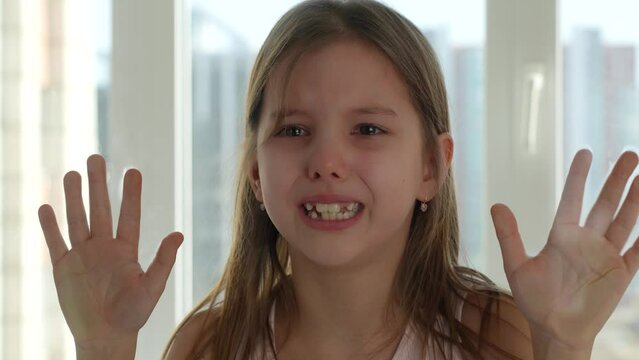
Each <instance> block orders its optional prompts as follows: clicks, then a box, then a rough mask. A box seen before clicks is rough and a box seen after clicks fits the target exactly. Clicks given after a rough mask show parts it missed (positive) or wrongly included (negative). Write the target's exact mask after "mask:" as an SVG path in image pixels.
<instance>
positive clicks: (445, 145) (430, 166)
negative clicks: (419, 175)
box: [420, 133, 455, 201]
mask: <svg viewBox="0 0 639 360" xmlns="http://www.w3.org/2000/svg"><path fill="white" fill-rule="evenodd" d="M437 146H439V153H440V156H441V173H440V178H436V177H435V167H436V166H437V165H436V163H435V161H434V159H433V157H432V154H431V153H427V154H426V159H425V163H424V176H423V181H422V186H421V193H420V200H421V201H424V200H430V199H432V198H434V197H435V195H437V191H438V190H439V187H440V186H441V184H442V182H443V181H444V179H445V176H446V174H447V173H448V169H450V167H451V164H452V161H453V153H454V149H455V144H454V142H453V138H452V136H451V135H450V133H442V134H440V135H438V136H437Z"/></svg>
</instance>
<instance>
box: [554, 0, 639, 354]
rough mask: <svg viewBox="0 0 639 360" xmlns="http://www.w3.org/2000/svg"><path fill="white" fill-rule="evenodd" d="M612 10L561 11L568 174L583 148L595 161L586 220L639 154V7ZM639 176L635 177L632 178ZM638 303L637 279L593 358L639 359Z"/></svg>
mask: <svg viewBox="0 0 639 360" xmlns="http://www.w3.org/2000/svg"><path fill="white" fill-rule="evenodd" d="M613 3H614V4H611V3H606V5H605V6H604V5H603V4H602V3H594V2H582V1H575V0H565V1H563V2H562V4H561V6H562V11H561V14H562V18H561V23H562V27H561V28H562V32H563V33H562V42H563V50H564V51H563V56H564V99H565V100H564V159H563V162H564V174H567V173H568V168H569V166H570V161H571V159H572V157H573V156H574V154H575V153H576V152H577V151H578V150H579V149H580V148H583V147H587V148H590V149H591V150H592V152H593V154H594V155H595V156H594V157H593V162H592V165H591V170H590V171H591V172H590V174H589V178H588V181H587V183H586V190H585V197H584V206H583V209H584V210H583V214H582V219H585V217H586V216H587V211H589V209H591V208H592V204H594V202H595V201H596V197H597V196H598V194H599V190H600V189H601V187H602V185H603V182H604V181H605V179H606V178H607V176H608V174H609V172H610V170H611V169H612V166H613V164H614V161H615V160H616V159H617V157H618V156H619V155H620V154H621V153H622V152H624V151H626V150H632V151H635V152H639V81H638V80H637V79H638V78H639V77H638V65H639V58H638V55H637V49H638V48H639V31H637V30H636V29H634V28H633V27H630V26H627V24H631V23H634V19H633V18H632V16H631V15H630V14H636V12H637V11H639V5H638V4H637V3H636V2H634V1H631V0H617V1H614V2H613ZM633 7H634V9H633ZM620 24H625V26H620ZM638 174H639V170H636V171H635V174H634V175H633V176H637V175H638ZM564 176H565V175H564ZM630 183H631V182H629V184H630ZM628 188H629V186H628V187H627V188H626V192H625V194H624V197H625V196H626V195H627V192H628ZM638 236H639V226H635V228H634V230H633V232H632V233H631V235H630V240H629V242H628V244H626V248H624V252H625V249H627V248H628V247H629V246H630V245H632V244H633V242H634V240H635V239H637V237H638ZM638 300H639V280H637V279H636V278H635V280H634V281H633V282H632V283H631V285H630V287H629V288H628V290H627V292H626V294H625V295H624V297H623V298H622V300H621V303H620V304H619V306H618V307H617V309H616V310H615V312H614V313H613V315H612V317H611V318H610V320H608V322H607V323H606V325H605V327H604V328H603V330H602V332H601V333H599V335H598V336H597V340H596V342H595V347H594V349H593V355H592V358H593V359H600V358H601V359H619V360H622V359H624V360H625V359H628V360H630V359H636V358H637V354H638V353H639V305H637V304H639V301H638Z"/></svg>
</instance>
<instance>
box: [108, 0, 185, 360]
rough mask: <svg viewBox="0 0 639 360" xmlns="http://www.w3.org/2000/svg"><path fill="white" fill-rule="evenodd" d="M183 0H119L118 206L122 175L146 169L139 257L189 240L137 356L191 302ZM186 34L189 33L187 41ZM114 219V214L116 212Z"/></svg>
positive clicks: (112, 154) (114, 124) (114, 134)
mask: <svg viewBox="0 0 639 360" xmlns="http://www.w3.org/2000/svg"><path fill="white" fill-rule="evenodd" d="M187 6H188V3H187V1H186V0H137V1H127V0H114V1H113V20H112V21H113V25H112V29H113V30H112V31H113V38H112V39H113V40H112V41H113V45H112V72H111V73H112V79H111V92H110V102H109V113H110V119H109V130H108V134H109V140H108V142H109V146H108V149H109V153H108V154H107V157H108V161H109V163H110V167H111V169H113V174H115V175H116V176H118V178H117V179H114V178H112V179H110V181H109V183H110V186H111V187H112V188H111V189H110V194H112V203H113V209H114V214H117V213H119V204H120V201H121V195H120V194H121V188H120V186H121V183H122V182H121V176H122V174H124V171H125V170H126V169H127V168H129V167H136V168H138V169H140V171H141V172H142V175H143V179H144V180H143V191H142V224H141V238H140V247H139V261H140V264H141V265H142V268H143V269H145V270H146V269H147V268H148V266H149V264H150V263H151V261H152V259H153V258H154V257H155V254H156V251H157V249H158V247H159V245H160V242H161V240H162V239H163V238H164V237H165V236H166V235H167V234H168V233H170V232H172V231H182V232H183V233H184V236H185V241H184V243H183V244H182V246H181V249H180V250H179V252H178V258H177V261H176V265H175V267H174V269H173V271H172V273H171V276H170V277H169V280H168V282H167V284H166V288H165V291H164V294H163V295H162V297H161V298H160V300H159V302H158V304H157V306H156V307H155V310H154V311H153V313H152V314H151V317H150V318H149V320H148V321H147V323H146V324H145V325H144V327H143V328H142V330H141V331H140V334H139V337H138V346H137V353H136V358H138V359H159V358H160V356H161V354H162V350H163V349H164V346H165V344H166V343H167V340H168V339H169V337H170V335H171V333H172V332H173V330H174V329H175V326H176V324H178V323H179V321H181V320H182V318H183V317H184V315H185V313H186V312H187V311H188V310H189V309H190V308H191V304H192V299H191V293H192V290H191V277H192V276H191V271H190V269H191V266H190V264H191V253H192V242H191V238H192V237H191V230H190V223H189V219H190V209H191V205H190V199H191V196H190V193H189V187H188V186H185V185H188V184H190V174H191V167H190V160H189V159H190V157H191V156H190V152H189V149H190V148H191V145H190V143H189V142H190V139H191V134H190V118H191V117H190V104H191V101H190V78H189V77H190V63H191V61H190V51H186V50H187V49H189V48H190V46H189V45H188V31H189V29H190V25H189V24H190V17H189V14H190V12H189V11H185V9H187ZM185 40H186V41H185ZM114 220H116V217H114Z"/></svg>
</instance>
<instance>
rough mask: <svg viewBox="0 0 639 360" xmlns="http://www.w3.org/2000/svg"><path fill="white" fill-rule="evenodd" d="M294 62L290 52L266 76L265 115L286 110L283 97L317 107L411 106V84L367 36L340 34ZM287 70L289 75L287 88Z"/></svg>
mask: <svg viewBox="0 0 639 360" xmlns="http://www.w3.org/2000/svg"><path fill="white" fill-rule="evenodd" d="M291 63H292V61H291V59H290V58H285V59H283V60H281V61H280V63H278V64H277V66H276V67H275V68H274V70H273V72H272V74H271V76H270V78H269V80H268V82H267V85H266V90H265V95H264V96H265V99H264V104H265V107H264V109H263V110H264V111H263V112H262V117H269V119H268V120H271V119H272V115H276V116H275V117H277V115H281V114H282V113H283V112H285V110H286V109H282V108H280V107H279V105H280V101H281V100H284V102H283V104H282V105H283V106H285V107H287V108H288V107H294V108H295V109H298V110H299V109H300V108H301V110H303V111H304V112H316V113H319V112H325V111H328V110H329V109H330V110H331V111H340V110H342V111H346V110H348V109H352V108H353V107H363V106H367V107H370V106H377V107H380V108H382V107H383V108H389V107H390V108H392V109H393V110H395V111H396V112H397V111H400V112H401V111H406V110H407V109H406V107H408V108H411V109H412V106H411V103H410V99H409V93H408V89H407V87H406V85H405V82H404V80H403V78H402V76H401V75H400V73H399V72H398V71H397V69H396V68H395V66H394V65H393V63H392V62H391V61H390V59H388V58H387V57H386V56H385V55H384V54H383V53H382V52H381V51H380V50H379V49H377V48H376V47H374V46H373V45H371V44H368V43H366V42H364V41H361V40H357V39H340V40H335V41H332V42H330V43H328V44H326V45H323V46H321V47H319V48H317V49H313V50H309V51H307V52H305V53H303V54H302V55H301V57H300V58H299V59H298V60H297V62H295V63H294V64H291ZM291 65H292V66H293V67H292V68H291ZM287 71H290V78H289V82H288V84H286V92H283V91H282V90H283V87H284V86H285V83H284V81H285V75H286V72H287ZM282 95H284V99H282V98H281V96H282ZM402 108H403V110H402ZM275 120H277V119H275Z"/></svg>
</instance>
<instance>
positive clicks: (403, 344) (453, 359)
mask: <svg viewBox="0 0 639 360" xmlns="http://www.w3.org/2000/svg"><path fill="white" fill-rule="evenodd" d="M464 296H465V294H464ZM463 304H464V303H463V302H461V301H460V303H459V304H458V305H457V311H456V312H455V318H456V319H457V320H460V321H461V316H462V308H463ZM439 319H440V320H441V317H439ZM268 322H269V325H270V328H271V332H272V334H273V338H275V327H274V322H275V302H273V305H272V306H271V312H270V314H269V320H268ZM440 322H441V323H443V321H438V322H436V325H435V326H436V327H437V329H439V330H440V331H442V329H441V326H440ZM444 328H445V329H444V331H446V333H449V328H448V326H447V325H444ZM435 346H436V345H435V343H434V342H432V341H429V348H428V349H429V353H435V351H434V350H433V349H435V348H434V347H435ZM261 350H262V349H257V351H256V353H255V354H254V355H253V356H252V357H251V360H260V359H259V358H258V356H259V355H258V354H261ZM275 350H276V351H277V349H275ZM444 350H445V351H446V359H447V360H461V359H462V357H461V355H460V353H459V350H458V349H457V348H456V347H453V354H452V356H451V354H450V352H449V351H448V348H447V347H444ZM420 352H421V341H420V339H419V338H418V337H417V336H416V334H415V332H414V331H413V327H412V326H411V325H410V324H409V326H407V327H406V331H405V332H404V336H403V337H402V339H401V340H400V342H399V345H398V347H397V351H396V352H395V355H393V360H439V359H440V357H435V356H433V355H432V354H431V355H429V354H428V353H427V355H426V357H425V358H423V359H419V355H420ZM436 353H439V352H438V351H437V352H436ZM263 360H275V356H274V355H273V354H272V353H271V352H267V358H266V359H263Z"/></svg>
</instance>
